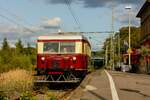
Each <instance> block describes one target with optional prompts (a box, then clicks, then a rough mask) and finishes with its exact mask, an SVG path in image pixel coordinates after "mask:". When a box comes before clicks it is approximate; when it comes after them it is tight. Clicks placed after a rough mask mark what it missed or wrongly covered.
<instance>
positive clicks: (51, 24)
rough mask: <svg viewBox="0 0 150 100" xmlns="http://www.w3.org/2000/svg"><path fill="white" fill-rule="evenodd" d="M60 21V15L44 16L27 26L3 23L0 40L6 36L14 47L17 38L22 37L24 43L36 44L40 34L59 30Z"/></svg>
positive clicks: (0, 25) (0, 26)
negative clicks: (34, 23)
mask: <svg viewBox="0 0 150 100" xmlns="http://www.w3.org/2000/svg"><path fill="white" fill-rule="evenodd" d="M60 23H61V19H60V18H59V17H54V18H43V19H42V20H41V21H39V23H38V24H36V25H33V26H26V27H22V26H18V25H14V24H8V23H7V24H6V23H1V24H0V42H2V40H3V39H4V38H5V37H6V38H7V39H8V40H9V43H10V45H11V46H13V47H14V44H15V42H16V41H17V39H21V40H22V41H23V43H24V44H26V43H28V42H30V43H32V44H34V45H35V41H36V39H37V37H38V36H40V35H46V34H47V33H50V32H56V31H58V29H59V28H60Z"/></svg>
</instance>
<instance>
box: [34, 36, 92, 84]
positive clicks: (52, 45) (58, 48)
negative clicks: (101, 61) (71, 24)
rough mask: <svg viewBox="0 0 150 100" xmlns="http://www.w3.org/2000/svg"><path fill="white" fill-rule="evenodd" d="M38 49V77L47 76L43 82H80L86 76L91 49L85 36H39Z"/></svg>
mask: <svg viewBox="0 0 150 100" xmlns="http://www.w3.org/2000/svg"><path fill="white" fill-rule="evenodd" d="M37 49H38V50H37V52H38V54H37V75H39V76H42V75H44V76H45V79H44V80H41V82H44V81H46V82H78V81H80V80H81V79H82V78H83V77H84V76H85V75H86V72H87V67H88V62H89V60H90V56H91V47H90V43H89V42H88V40H87V38H85V37H84V36H83V35H80V34H71V33H70V34H69V33H58V34H52V35H48V36H39V37H38V40H37ZM39 82H40V81H39Z"/></svg>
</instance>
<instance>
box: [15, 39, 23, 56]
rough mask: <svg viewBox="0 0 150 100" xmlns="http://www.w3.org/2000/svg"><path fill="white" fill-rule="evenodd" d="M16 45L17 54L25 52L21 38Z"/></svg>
mask: <svg viewBox="0 0 150 100" xmlns="http://www.w3.org/2000/svg"><path fill="white" fill-rule="evenodd" d="M15 46H16V53H17V54H22V53H23V51H24V50H23V44H22V41H21V40H20V39H19V40H18V42H17V43H16V44H15Z"/></svg>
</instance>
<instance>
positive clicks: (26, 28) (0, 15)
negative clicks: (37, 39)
mask: <svg viewBox="0 0 150 100" xmlns="http://www.w3.org/2000/svg"><path fill="white" fill-rule="evenodd" d="M0 17H2V18H4V19H6V20H7V21H9V22H11V23H13V24H16V25H18V26H21V27H23V28H24V29H25V30H27V31H29V32H31V33H36V32H35V31H33V30H31V29H30V28H28V27H26V26H24V25H22V24H20V23H18V22H16V21H14V20H12V19H10V18H8V17H7V16H5V15H2V14H0Z"/></svg>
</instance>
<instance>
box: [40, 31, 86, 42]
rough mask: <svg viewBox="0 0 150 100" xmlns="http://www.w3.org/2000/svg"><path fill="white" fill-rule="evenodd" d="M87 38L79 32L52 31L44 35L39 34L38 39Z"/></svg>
mask: <svg viewBox="0 0 150 100" xmlns="http://www.w3.org/2000/svg"><path fill="white" fill-rule="evenodd" d="M82 39H83V40H87V41H88V39H87V38H86V37H84V36H83V35H82V34H80V33H52V34H49V35H45V36H39V37H38V40H82Z"/></svg>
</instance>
